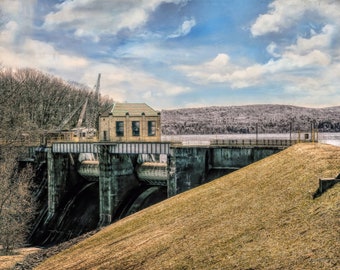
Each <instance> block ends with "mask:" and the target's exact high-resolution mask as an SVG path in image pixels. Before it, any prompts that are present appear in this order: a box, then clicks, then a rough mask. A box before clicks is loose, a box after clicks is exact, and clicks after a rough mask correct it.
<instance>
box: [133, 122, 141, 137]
mask: <svg viewBox="0 0 340 270" xmlns="http://www.w3.org/2000/svg"><path fill="white" fill-rule="evenodd" d="M139 134H140V123H139V121H132V136H139Z"/></svg>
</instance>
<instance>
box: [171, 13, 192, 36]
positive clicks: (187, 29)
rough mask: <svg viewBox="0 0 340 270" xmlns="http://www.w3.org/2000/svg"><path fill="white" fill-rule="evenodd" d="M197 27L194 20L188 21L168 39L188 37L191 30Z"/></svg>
mask: <svg viewBox="0 0 340 270" xmlns="http://www.w3.org/2000/svg"><path fill="white" fill-rule="evenodd" d="M195 25H196V21H195V19H194V18H191V19H190V20H186V21H184V22H183V23H182V25H181V26H180V27H179V28H178V29H177V30H176V32H175V33H173V34H171V35H169V37H168V38H178V37H183V36H186V35H188V34H189V33H190V31H191V29H192V28H193V27H194V26H195Z"/></svg>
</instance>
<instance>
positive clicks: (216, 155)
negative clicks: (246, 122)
mask: <svg viewBox="0 0 340 270" xmlns="http://www.w3.org/2000/svg"><path fill="white" fill-rule="evenodd" d="M280 150H281V149H279V148H270V147H232V146H231V147H220V148H213V149H212V160H211V166H212V167H213V168H225V167H230V168H242V167H244V166H247V165H249V164H251V163H253V162H256V161H258V160H260V159H263V158H265V157H268V156H270V155H272V154H275V153H277V152H279V151H280Z"/></svg>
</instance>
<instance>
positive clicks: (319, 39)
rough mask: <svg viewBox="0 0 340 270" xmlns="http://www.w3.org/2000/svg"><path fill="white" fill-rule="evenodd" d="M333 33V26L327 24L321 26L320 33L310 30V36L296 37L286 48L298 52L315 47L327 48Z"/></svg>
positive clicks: (308, 50)
mask: <svg viewBox="0 0 340 270" xmlns="http://www.w3.org/2000/svg"><path fill="white" fill-rule="evenodd" d="M334 35H335V29H334V26H333V25H329V24H327V25H325V26H324V27H323V28H322V31H321V33H320V34H316V33H315V31H311V38H308V39H307V38H302V37H298V39H297V41H296V44H294V45H292V46H290V47H289V48H288V49H289V50H291V51H293V52H294V53H298V54H304V53H307V52H310V51H311V50H316V49H318V50H327V49H328V48H329V47H330V46H331V42H332V39H333V37H334Z"/></svg>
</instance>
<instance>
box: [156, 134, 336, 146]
mask: <svg viewBox="0 0 340 270" xmlns="http://www.w3.org/2000/svg"><path fill="white" fill-rule="evenodd" d="M305 134H308V136H309V138H310V133H300V139H301V140H303V139H304V136H305ZM316 137H317V138H318V141H319V142H320V143H327V144H332V145H337V146H340V132H339V133H319V134H318V135H316ZM298 138H299V134H298V133H292V134H290V133H278V134H277V133H276V134H257V135H256V134H208V135H166V136H164V135H163V136H162V141H165V142H166V141H171V142H182V143H183V144H191V145H209V144H210V141H211V140H256V139H258V140H290V139H292V140H297V139H298Z"/></svg>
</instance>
